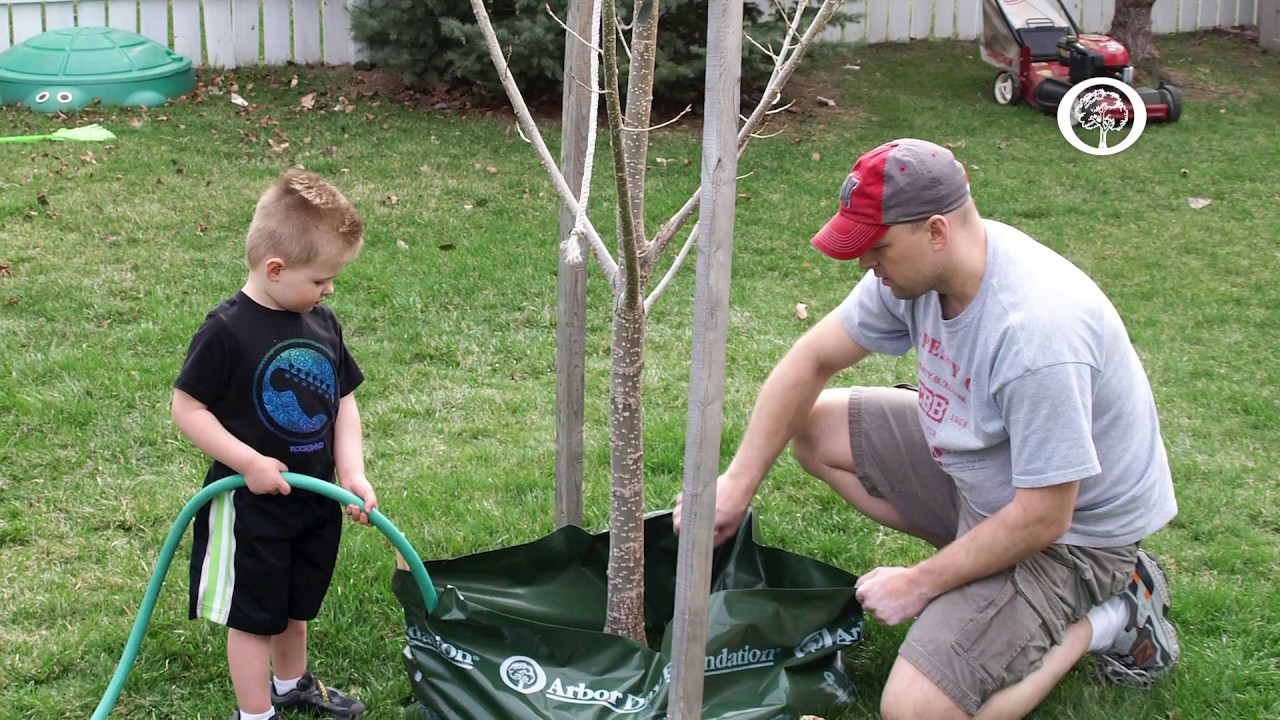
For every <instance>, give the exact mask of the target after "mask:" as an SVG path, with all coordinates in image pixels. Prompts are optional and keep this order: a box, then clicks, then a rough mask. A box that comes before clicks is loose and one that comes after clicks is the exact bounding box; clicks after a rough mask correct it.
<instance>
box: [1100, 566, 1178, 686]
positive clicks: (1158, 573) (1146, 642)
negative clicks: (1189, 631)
mask: <svg viewBox="0 0 1280 720" xmlns="http://www.w3.org/2000/svg"><path fill="white" fill-rule="evenodd" d="M1120 597H1121V598H1123V599H1124V602H1125V604H1126V605H1128V606H1129V621H1128V622H1127V623H1126V624H1125V627H1124V630H1123V631H1122V632H1121V633H1120V636H1119V637H1117V638H1116V641H1115V643H1113V644H1112V645H1111V647H1110V648H1108V649H1107V650H1106V651H1105V652H1104V653H1102V654H1101V655H1099V656H1098V660H1099V663H1100V669H1101V670H1102V673H1103V674H1104V675H1105V676H1106V677H1107V678H1108V679H1110V680H1112V681H1113V682H1117V683H1120V684H1121V685H1129V686H1131V687H1139V688H1147V687H1151V685H1152V683H1154V682H1155V681H1156V680H1158V679H1159V678H1160V677H1162V676H1163V675H1164V674H1165V673H1167V672H1169V669H1170V668H1172V667H1173V666H1174V665H1175V664H1176V663H1177V662H1178V658H1179V657H1180V656H1181V655H1182V649H1181V648H1179V647H1178V632H1177V630H1175V629H1174V627H1173V623H1171V622H1169V619H1168V617H1167V615H1168V613H1169V582H1168V580H1167V579H1166V578H1165V574H1164V568H1162V567H1160V563H1158V562H1156V559H1155V558H1154V557H1152V556H1151V555H1150V554H1148V553H1147V551H1145V550H1139V551H1138V560H1137V563H1136V564H1135V565H1134V568H1133V580H1132V581H1131V582H1130V583H1129V586H1128V587H1127V588H1125V591H1124V592H1123V593H1121V594H1120Z"/></svg>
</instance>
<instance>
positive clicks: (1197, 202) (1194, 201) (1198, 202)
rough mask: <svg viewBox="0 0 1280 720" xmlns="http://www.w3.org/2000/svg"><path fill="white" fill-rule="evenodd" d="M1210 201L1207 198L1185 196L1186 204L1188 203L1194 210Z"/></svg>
mask: <svg viewBox="0 0 1280 720" xmlns="http://www.w3.org/2000/svg"><path fill="white" fill-rule="evenodd" d="M1211 202H1213V201H1212V200H1210V199H1209V198H1187V204H1188V205H1190V206H1191V207H1192V209H1194V210H1199V209H1200V208H1202V207H1205V206H1206V205H1208V204H1209V203H1211Z"/></svg>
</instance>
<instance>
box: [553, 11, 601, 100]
mask: <svg viewBox="0 0 1280 720" xmlns="http://www.w3.org/2000/svg"><path fill="white" fill-rule="evenodd" d="M543 7H544V8H546V9H547V14H548V15H550V16H551V19H552V20H555V21H556V24H557V25H559V26H560V27H562V28H564V31H565V32H567V33H569V34H570V35H572V36H574V37H575V38H577V39H578V42H580V43H582V44H583V45H586V46H587V47H589V48H591V52H593V53H599V52H600V47H599V43H598V42H587V41H586V40H585V39H583V37H582V36H581V35H579V34H578V33H576V32H574V31H573V28H571V27H569V26H568V25H565V24H564V21H563V20H561V19H560V16H558V15H556V13H555V11H554V10H552V9H551V6H550V5H543ZM593 17H594V16H593ZM599 26H600V23H598V22H597V23H595V24H593V25H592V27H593V28H598V27H599ZM591 37H592V39H593V40H594V39H595V38H596V37H598V36H597V34H596V32H595V30H592V32H591ZM593 92H594V91H593Z"/></svg>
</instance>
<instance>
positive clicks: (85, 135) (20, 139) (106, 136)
mask: <svg viewBox="0 0 1280 720" xmlns="http://www.w3.org/2000/svg"><path fill="white" fill-rule="evenodd" d="M115 139H116V135H115V133H113V132H111V131H110V130H108V129H106V128H104V127H102V126H101V125H99V124H97V123H94V124H93V125H85V126H83V127H77V128H62V129H60V130H54V131H53V132H51V133H47V134H45V135H13V136H11V137H0V143H37V142H43V141H45V140H60V141H63V142H66V141H71V142H107V141H108V140H115Z"/></svg>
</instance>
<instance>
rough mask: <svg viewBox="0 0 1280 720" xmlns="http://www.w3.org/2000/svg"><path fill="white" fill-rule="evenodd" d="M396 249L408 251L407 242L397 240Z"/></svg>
mask: <svg viewBox="0 0 1280 720" xmlns="http://www.w3.org/2000/svg"><path fill="white" fill-rule="evenodd" d="M396 247H398V248H400V249H401V250H408V249H409V243H407V242H405V241H403V240H397V241H396Z"/></svg>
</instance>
